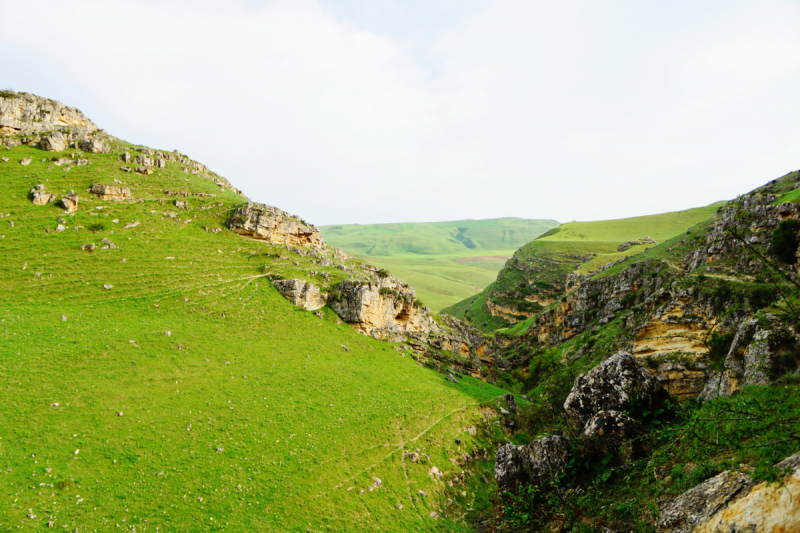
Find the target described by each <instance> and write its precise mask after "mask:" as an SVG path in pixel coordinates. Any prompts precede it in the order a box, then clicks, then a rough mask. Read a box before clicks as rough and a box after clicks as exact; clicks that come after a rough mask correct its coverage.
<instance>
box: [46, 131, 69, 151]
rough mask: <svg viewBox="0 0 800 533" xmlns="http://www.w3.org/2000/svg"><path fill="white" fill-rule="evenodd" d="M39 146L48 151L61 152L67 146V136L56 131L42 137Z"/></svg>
mask: <svg viewBox="0 0 800 533" xmlns="http://www.w3.org/2000/svg"><path fill="white" fill-rule="evenodd" d="M40 146H41V147H42V150H47V151H48V152H61V151H63V150H66V149H67V148H68V147H69V138H68V137H67V136H66V135H64V134H63V133H61V132H60V131H56V132H53V133H51V134H50V135H47V136H45V137H42V140H41V141H40Z"/></svg>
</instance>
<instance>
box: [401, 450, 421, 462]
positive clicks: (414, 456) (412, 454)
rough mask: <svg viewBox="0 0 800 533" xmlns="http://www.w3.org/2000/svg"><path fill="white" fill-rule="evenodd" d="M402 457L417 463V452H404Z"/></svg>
mask: <svg viewBox="0 0 800 533" xmlns="http://www.w3.org/2000/svg"><path fill="white" fill-rule="evenodd" d="M403 457H404V458H405V459H408V460H409V461H411V462H412V463H418V462H419V454H418V453H417V452H406V453H404V454H403Z"/></svg>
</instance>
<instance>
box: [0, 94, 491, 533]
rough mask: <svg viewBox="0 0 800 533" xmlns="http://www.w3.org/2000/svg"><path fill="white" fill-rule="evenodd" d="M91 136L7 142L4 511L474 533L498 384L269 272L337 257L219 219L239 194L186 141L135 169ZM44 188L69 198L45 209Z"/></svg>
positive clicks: (0, 414)
mask: <svg viewBox="0 0 800 533" xmlns="http://www.w3.org/2000/svg"><path fill="white" fill-rule="evenodd" d="M4 96H6V97H8V98H13V97H16V95H13V94H12V95H8V94H5V95H4ZM19 97H20V98H27V97H28V96H27V95H19ZM97 137H99V138H101V139H102V140H103V141H104V142H105V143H106V144H107V146H108V148H109V151H108V152H107V153H90V152H81V151H80V150H78V149H75V148H68V149H66V150H64V151H61V152H59V153H55V154H54V153H53V152H47V151H44V150H42V149H40V148H38V147H36V146H32V145H31V146H29V145H26V144H25V143H26V142H29V143H31V144H35V141H34V140H33V139H31V138H28V137H23V136H19V135H18V136H15V137H11V138H10V141H14V142H7V143H6V144H9V146H2V145H0V156H2V157H3V158H4V159H3V160H2V161H0V190H2V191H3V193H2V195H0V247H1V249H2V254H0V272H1V273H0V277H1V279H2V283H0V301H1V302H2V306H1V307H0V331H1V332H2V335H0V378H2V383H3V396H4V398H5V401H4V402H2V405H0V419H2V420H3V423H2V424H0V471H1V472H2V474H0V475H1V476H2V483H0V525H2V526H3V527H21V526H24V527H26V528H42V527H46V526H47V524H48V523H52V524H53V525H54V526H55V527H57V528H59V530H60V529H61V528H62V527H64V528H68V529H69V530H70V531H72V530H80V531H84V530H104V531H105V530H110V529H116V528H117V527H125V528H135V529H137V530H140V531H157V530H160V531H197V530H203V531H303V532H305V531H323V530H324V531H352V530H354V529H359V530H360V529H367V530H375V529H377V528H378V527H380V529H381V530H382V531H416V530H433V529H436V530H442V531H468V530H469V527H468V525H467V523H468V518H469V517H468V516H467V514H466V511H465V509H468V508H471V507H472V506H475V507H486V506H488V505H489V503H488V499H489V498H490V497H491V495H492V492H493V490H494V489H492V486H491V485H485V484H483V483H481V482H480V481H479V478H480V477H481V476H482V475H484V474H486V475H489V476H490V477H491V474H490V472H491V468H492V461H493V452H492V450H493V448H492V447H493V446H494V444H493V442H495V441H497V440H499V439H503V440H505V438H506V437H505V434H504V433H503V432H502V431H501V430H500V428H497V429H496V430H495V429H494V428H489V427H488V426H484V425H482V424H483V423H482V420H483V418H482V415H481V409H485V406H487V405H495V404H496V403H497V398H498V397H499V396H501V395H502V394H503V393H504V392H505V391H503V390H501V389H498V388H496V387H494V386H492V385H490V384H487V383H485V382H483V381H480V380H478V379H474V378H471V377H469V376H464V377H463V378H462V377H459V383H458V384H454V383H451V382H449V381H447V380H446V379H445V377H444V376H443V375H442V374H439V373H437V372H435V371H433V370H431V369H429V368H427V367H423V366H422V365H421V364H418V363H417V362H416V361H415V360H414V359H413V358H412V357H410V356H406V355H407V353H406V352H403V351H398V350H395V349H394V348H396V347H398V346H397V345H393V344H391V343H388V342H382V341H378V340H376V339H373V338H370V337H367V336H364V335H361V334H359V333H357V332H356V331H355V330H354V329H352V328H351V327H350V326H348V325H347V324H345V323H343V322H342V321H341V320H339V319H338V317H337V316H336V314H335V313H334V312H332V311H331V310H330V309H329V308H327V307H325V308H323V309H322V310H321V313H320V315H321V317H320V316H317V315H315V313H312V312H308V311H304V310H302V309H301V308H298V307H295V306H294V305H292V303H290V302H289V301H287V300H286V299H285V298H284V297H283V296H281V295H280V294H279V293H278V292H277V291H276V290H275V288H274V287H273V286H272V284H271V283H270V281H269V279H268V278H267V277H266V274H265V272H268V273H270V274H271V275H273V276H275V277H277V278H278V279H280V278H281V277H283V278H292V277H304V276H307V275H308V273H307V272H308V270H309V269H310V268H313V269H314V270H315V271H316V272H317V274H316V275H317V276H318V277H319V276H329V277H330V279H331V280H332V281H333V282H336V281H339V280H342V279H346V274H345V272H344V271H343V270H340V269H337V268H334V266H333V265H331V266H327V267H326V266H320V265H316V264H313V263H312V259H311V257H309V256H308V255H302V254H299V253H298V252H297V249H296V248H294V249H292V248H291V247H285V246H283V245H271V244H268V243H265V242H263V241H256V240H253V239H250V238H246V237H242V236H239V235H237V234H235V233H233V232H232V231H229V230H228V229H227V228H226V227H225V224H224V223H225V221H226V220H227V218H228V217H229V216H230V213H231V212H232V210H233V209H234V207H235V206H237V205H241V204H242V203H243V202H245V201H246V199H245V198H244V197H242V196H241V195H240V194H239V193H238V192H237V191H236V190H235V189H233V188H232V187H230V186H228V185H227V181H225V180H223V179H221V178H219V177H218V176H216V175H215V174H213V173H211V172H206V171H203V170H201V171H197V170H195V169H196V168H201V169H202V166H199V165H192V164H191V163H192V162H190V161H188V160H187V159H186V158H185V156H182V155H180V154H177V155H175V154H170V153H166V152H165V153H162V154H159V153H156V156H159V157H160V156H164V157H167V156H170V157H169V160H168V161H167V162H166V163H164V164H163V166H157V167H156V168H151V169H149V170H150V173H144V174H139V173H136V172H126V171H124V170H123V169H122V168H121V167H123V166H125V163H124V162H123V161H122V160H121V158H122V157H123V156H124V154H125V152H130V153H131V154H133V155H134V156H136V155H139V154H140V152H138V151H137V148H139V147H137V146H134V145H131V144H129V143H126V142H124V141H121V140H119V139H115V138H113V137H110V136H105V135H104V134H102V133H99V132H98V133H95V138H97ZM6 140H9V138H7V139H6ZM20 141H22V142H23V143H22V144H21V145H20V144H19V143H20ZM145 153H148V152H147V151H145ZM149 153H152V152H149ZM173 156H174V157H173ZM56 159H64V161H54V160H56ZM28 160H30V161H28ZM78 161H83V162H84V163H83V164H78ZM23 163H26V164H24V165H23ZM57 163H59V164H57ZM187 167H188V168H187ZM97 183H102V184H108V185H115V183H116V184H118V185H119V186H120V187H123V186H124V187H127V188H129V189H130V192H131V195H132V199H130V200H122V201H112V200H102V199H100V198H99V197H98V196H97V195H95V194H91V193H89V192H88V190H89V188H90V187H91V186H92V185H93V184H97ZM39 184H41V185H43V189H44V190H45V191H47V192H48V193H52V194H54V195H55V196H56V198H59V199H60V198H63V197H64V196H65V195H67V194H68V193H69V192H70V191H74V192H75V193H76V194H77V195H78V196H79V205H78V209H77V211H76V212H75V213H73V214H72V215H70V214H67V213H66V212H65V210H64V209H63V208H62V207H61V206H60V205H59V204H58V203H57V202H56V203H49V204H46V205H34V204H33V203H32V201H31V195H30V191H31V189H32V188H34V187H35V186H36V185H39ZM176 191H177V192H179V193H180V194H179V195H177V196H175V195H174V193H175V192H176ZM176 200H178V201H180V202H182V201H186V202H187V204H186V205H185V206H183V207H185V208H178V206H177V205H176ZM59 219H61V220H59ZM92 245H93V247H92ZM353 268H358V267H357V265H355V264H354V265H353ZM476 427H477V428H478V431H477V432H476V431H475V430H474V428H476ZM495 432H496V433H497V434H496V435H495ZM493 435H494V436H493ZM476 448H480V449H484V448H485V449H487V450H489V451H488V452H487V453H485V454H484V455H482V456H481V458H480V459H478V460H475V461H473V462H471V463H470V465H468V466H466V465H460V464H456V463H454V462H453V461H451V459H453V458H456V457H461V456H462V455H463V454H464V453H469V452H471V451H472V450H473V449H476ZM415 450H418V451H419V453H420V454H424V456H425V457H427V459H420V460H419V462H412V461H410V460H408V459H407V458H406V455H405V454H406V452H408V453H410V452H414V451H415ZM462 472H466V473H467V476H466V477H464V476H463V474H462ZM376 479H379V480H380V482H378V481H376ZM454 479H455V483H453V480H454ZM423 493H424V494H425V496H423Z"/></svg>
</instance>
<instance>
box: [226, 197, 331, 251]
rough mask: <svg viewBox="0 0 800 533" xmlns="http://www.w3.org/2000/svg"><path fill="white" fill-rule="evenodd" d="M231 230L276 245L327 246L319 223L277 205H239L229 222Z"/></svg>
mask: <svg viewBox="0 0 800 533" xmlns="http://www.w3.org/2000/svg"><path fill="white" fill-rule="evenodd" d="M227 226H228V228H229V229H230V230H232V231H234V232H236V233H238V234H239V235H246V236H248V237H252V238H254V239H260V240H264V241H267V242H270V243H276V244H280V243H283V244H291V245H293V246H303V247H306V248H308V247H319V248H322V247H324V246H325V241H324V240H323V239H322V235H320V233H319V231H318V230H317V228H316V226H313V225H312V224H308V223H306V222H305V221H303V220H300V219H299V218H297V217H295V216H292V215H290V214H289V213H287V212H285V211H281V210H280V209H278V208H277V207H272V206H268V205H264V204H257V203H254V202H249V203H248V204H247V205H245V206H242V207H239V208H238V209H237V210H236V211H235V212H234V214H233V216H231V218H230V219H229V220H228V222H227Z"/></svg>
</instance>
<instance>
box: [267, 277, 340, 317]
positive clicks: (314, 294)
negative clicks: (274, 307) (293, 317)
mask: <svg viewBox="0 0 800 533" xmlns="http://www.w3.org/2000/svg"><path fill="white" fill-rule="evenodd" d="M272 284H273V285H274V286H275V288H276V289H278V292H280V293H281V294H282V295H283V296H284V297H285V298H286V299H287V300H289V301H290V302H292V303H293V304H294V305H296V306H298V307H302V308H303V309H305V310H306V311H315V310H317V309H319V308H321V307H325V304H326V303H327V300H328V297H327V295H325V294H322V293H321V292H320V290H319V287H317V286H316V285H314V284H313V283H307V282H305V281H303V280H302V279H281V280H277V281H273V282H272Z"/></svg>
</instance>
